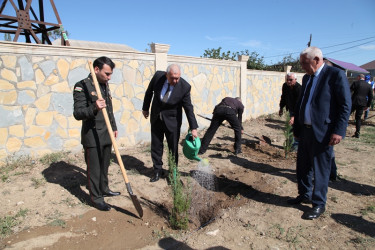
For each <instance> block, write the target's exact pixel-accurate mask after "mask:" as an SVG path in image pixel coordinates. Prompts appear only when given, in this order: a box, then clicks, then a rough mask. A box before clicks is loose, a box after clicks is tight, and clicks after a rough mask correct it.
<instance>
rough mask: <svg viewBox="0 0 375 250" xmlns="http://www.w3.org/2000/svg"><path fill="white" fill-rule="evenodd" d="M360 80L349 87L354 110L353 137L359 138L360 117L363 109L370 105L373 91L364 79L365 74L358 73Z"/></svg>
mask: <svg viewBox="0 0 375 250" xmlns="http://www.w3.org/2000/svg"><path fill="white" fill-rule="evenodd" d="M359 76H360V80H359V81H356V82H353V84H352V86H350V89H351V90H352V91H353V95H352V103H353V106H352V112H354V111H355V133H354V135H353V137H356V138H359V135H360V133H361V118H362V114H363V111H365V110H366V109H368V108H369V107H370V106H371V102H372V98H373V91H372V88H371V85H370V84H368V83H367V82H366V81H365V76H364V75H363V74H360V75H359Z"/></svg>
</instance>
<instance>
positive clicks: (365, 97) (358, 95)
mask: <svg viewBox="0 0 375 250" xmlns="http://www.w3.org/2000/svg"><path fill="white" fill-rule="evenodd" d="M350 89H351V90H352V91H353V95H352V102H353V107H370V106H371V101H372V98H373V94H372V88H371V84H368V83H367V82H366V81H365V80H359V81H357V82H353V84H352V86H350Z"/></svg>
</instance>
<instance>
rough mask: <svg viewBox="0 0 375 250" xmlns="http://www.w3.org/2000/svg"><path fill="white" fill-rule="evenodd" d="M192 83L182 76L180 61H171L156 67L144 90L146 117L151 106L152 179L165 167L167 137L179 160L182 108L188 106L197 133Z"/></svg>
mask: <svg viewBox="0 0 375 250" xmlns="http://www.w3.org/2000/svg"><path fill="white" fill-rule="evenodd" d="M190 90H191V86H190V84H189V83H188V82H187V81H185V80H184V79H183V78H181V70H180V67H179V66H178V65H177V64H172V65H169V66H168V68H167V71H166V72H164V71H157V72H156V73H155V75H154V76H153V78H152V79H151V81H150V84H149V85H148V88H147V90H146V93H145V97H144V101H143V107H142V113H143V116H144V117H145V118H146V119H147V118H148V116H149V108H150V104H151V100H152V107H151V119H150V122H151V158H152V162H153V166H154V175H153V176H152V177H151V179H150V182H155V181H158V180H159V178H160V177H161V175H162V172H163V171H162V170H163V161H162V156H163V140H164V135H165V137H166V138H167V143H168V148H169V151H170V152H172V155H173V156H174V158H175V162H176V165H177V164H178V141H179V138H180V130H181V124H182V108H184V110H185V114H186V118H187V120H188V122H189V127H190V129H191V134H192V136H193V137H194V138H196V137H197V136H198V133H197V128H198V124H197V121H196V119H195V115H194V108H193V105H192V104H191V98H190Z"/></svg>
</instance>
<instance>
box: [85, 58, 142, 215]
mask: <svg viewBox="0 0 375 250" xmlns="http://www.w3.org/2000/svg"><path fill="white" fill-rule="evenodd" d="M89 65H90V71H91V75H92V79H93V81H94V85H95V90H96V93H97V95H98V98H102V93H101V92H100V88H99V83H98V80H97V79H96V75H95V71H94V68H93V65H92V62H89ZM102 112H103V115H104V120H105V124H106V125H107V129H108V132H109V136H110V137H111V141H112V145H113V148H114V150H115V152H116V157H117V161H118V163H119V165H120V168H121V172H122V176H123V177H124V180H125V184H126V189H127V190H128V193H129V195H130V198H131V199H132V202H133V205H134V207H135V209H136V210H137V212H138V215H139V217H140V218H142V217H143V209H142V207H141V204H140V203H139V200H138V198H137V196H136V195H134V194H133V190H132V188H131V186H130V182H129V180H128V177H127V175H126V171H125V167H124V164H123V162H122V159H121V155H120V152H119V150H118V147H117V143H116V138H115V136H114V134H113V130H112V126H111V123H110V122H109V118H108V113H107V109H106V108H104V109H102Z"/></svg>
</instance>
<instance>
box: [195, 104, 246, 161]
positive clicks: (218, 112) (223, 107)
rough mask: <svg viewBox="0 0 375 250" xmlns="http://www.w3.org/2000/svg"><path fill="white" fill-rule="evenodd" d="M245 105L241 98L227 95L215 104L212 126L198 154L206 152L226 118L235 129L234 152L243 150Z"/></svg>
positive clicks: (238, 152)
mask: <svg viewBox="0 0 375 250" xmlns="http://www.w3.org/2000/svg"><path fill="white" fill-rule="evenodd" d="M243 110H244V106H243V104H242V102H241V98H239V97H236V98H232V97H225V98H224V99H223V100H222V101H221V102H220V103H219V104H218V105H216V106H215V109H214V112H213V117H212V120H211V124H210V127H209V128H208V129H207V131H206V133H205V135H204V137H203V139H202V142H201V148H200V149H199V152H198V154H204V153H205V152H206V150H207V148H208V145H209V144H210V142H211V140H212V138H213V137H214V135H215V133H216V130H217V129H218V128H219V127H220V125H221V123H222V122H223V121H224V120H227V121H228V122H229V124H230V126H231V127H232V129H233V130H234V138H235V139H234V140H235V142H234V154H235V155H237V154H240V153H242V151H241V135H242V132H243V128H242V113H243Z"/></svg>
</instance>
